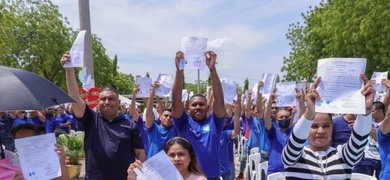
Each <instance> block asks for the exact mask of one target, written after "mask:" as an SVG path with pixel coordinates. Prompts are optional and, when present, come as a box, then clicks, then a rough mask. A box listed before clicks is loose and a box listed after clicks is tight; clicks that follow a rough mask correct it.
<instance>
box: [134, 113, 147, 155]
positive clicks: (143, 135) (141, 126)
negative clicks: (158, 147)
mask: <svg viewBox="0 0 390 180" xmlns="http://www.w3.org/2000/svg"><path fill="white" fill-rule="evenodd" d="M133 122H135V121H133ZM135 124H136V125H137V127H138V130H139V131H140V132H141V138H142V142H143V143H144V149H145V153H146V152H148V150H149V137H148V133H147V132H146V129H145V123H144V121H143V119H142V116H138V121H137V122H135Z"/></svg>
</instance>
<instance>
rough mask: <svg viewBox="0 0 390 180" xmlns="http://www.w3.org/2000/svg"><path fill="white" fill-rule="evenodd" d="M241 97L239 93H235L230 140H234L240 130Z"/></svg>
mask: <svg viewBox="0 0 390 180" xmlns="http://www.w3.org/2000/svg"><path fill="white" fill-rule="evenodd" d="M241 96H242V94H241V93H240V92H239V91H237V101H236V108H235V109H234V117H233V126H234V129H233V132H232V136H231V137H230V139H234V138H236V137H237V135H238V134H239V133H240V130H241V125H240V116H241V115H240V114H241Z"/></svg>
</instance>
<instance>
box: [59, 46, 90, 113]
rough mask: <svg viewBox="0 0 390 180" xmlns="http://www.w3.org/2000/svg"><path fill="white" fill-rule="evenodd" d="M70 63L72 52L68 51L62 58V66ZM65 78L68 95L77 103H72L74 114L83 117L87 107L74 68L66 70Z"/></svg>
mask: <svg viewBox="0 0 390 180" xmlns="http://www.w3.org/2000/svg"><path fill="white" fill-rule="evenodd" d="M69 61H70V52H69V51H67V52H66V53H65V54H64V55H63V56H62V58H61V65H62V66H63V65H64V64H65V63H66V62H69ZM65 76H66V88H67V89H68V94H69V96H70V97H71V98H72V99H73V100H75V101H76V102H75V103H72V106H73V113H74V115H75V116H76V117H77V118H80V117H83V115H84V112H85V108H86V105H85V103H84V101H83V100H82V99H81V97H80V95H79V87H78V85H77V81H76V75H75V71H74V68H65Z"/></svg>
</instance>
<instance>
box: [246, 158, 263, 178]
mask: <svg viewBox="0 0 390 180" xmlns="http://www.w3.org/2000/svg"><path fill="white" fill-rule="evenodd" d="M248 159H249V163H248V177H249V178H250V180H254V179H255V177H258V176H256V172H257V171H258V170H257V169H258V168H259V164H260V161H261V155H260V153H254V154H251V155H249V158H248ZM253 167H254V168H255V169H253Z"/></svg>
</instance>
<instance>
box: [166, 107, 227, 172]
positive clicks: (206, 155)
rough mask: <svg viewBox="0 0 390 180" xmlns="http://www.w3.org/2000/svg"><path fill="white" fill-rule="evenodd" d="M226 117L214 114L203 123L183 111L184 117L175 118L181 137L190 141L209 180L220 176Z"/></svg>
mask: <svg viewBox="0 0 390 180" xmlns="http://www.w3.org/2000/svg"><path fill="white" fill-rule="evenodd" d="M224 119H225V118H224V117H222V118H218V117H216V116H215V114H214V112H213V113H212V114H211V115H210V116H208V117H207V118H206V119H205V120H203V121H195V120H193V119H192V117H190V116H189V115H188V114H186V113H185V112H184V111H183V114H182V116H181V117H180V118H179V119H177V118H175V117H174V118H173V122H174V124H175V126H176V129H177V133H178V135H179V136H181V137H184V138H186V139H188V141H189V142H190V143H191V144H192V147H193V148H194V151H195V155H196V157H197V159H198V162H199V165H200V168H201V169H202V171H203V173H204V174H205V175H206V177H207V178H216V177H219V175H220V168H219V155H218V154H219V150H220V141H219V139H220V136H221V133H222V128H223V123H224Z"/></svg>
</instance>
